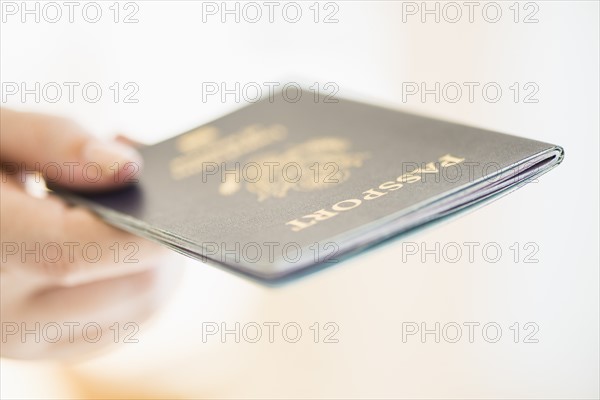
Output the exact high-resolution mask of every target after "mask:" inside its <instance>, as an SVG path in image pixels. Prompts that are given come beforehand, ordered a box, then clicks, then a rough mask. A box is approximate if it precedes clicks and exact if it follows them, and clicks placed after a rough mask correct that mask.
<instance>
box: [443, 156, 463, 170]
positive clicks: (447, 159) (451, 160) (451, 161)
mask: <svg viewBox="0 0 600 400" xmlns="http://www.w3.org/2000/svg"><path fill="white" fill-rule="evenodd" d="M439 161H440V165H441V166H442V167H444V168H445V167H450V166H452V165H456V164H460V163H461V162H463V161H465V159H464V158H458V157H452V156H451V155H450V154H446V155H445V156H442V157H440V158H439Z"/></svg>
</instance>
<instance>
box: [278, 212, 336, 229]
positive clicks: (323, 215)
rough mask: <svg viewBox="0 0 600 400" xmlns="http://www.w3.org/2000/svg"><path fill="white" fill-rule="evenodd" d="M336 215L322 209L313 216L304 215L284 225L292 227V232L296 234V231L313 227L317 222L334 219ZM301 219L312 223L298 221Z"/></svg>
mask: <svg viewBox="0 0 600 400" xmlns="http://www.w3.org/2000/svg"><path fill="white" fill-rule="evenodd" d="M336 215H338V213H334V212H331V211H327V210H325V209H322V210H319V211H316V212H315V213H313V214H310V215H305V216H304V217H301V218H298V219H295V220H293V221H290V222H287V223H286V225H290V226H291V227H292V231H294V232H298V231H301V230H302V229H305V228H308V227H309V226H313V225H314V224H316V223H317V222H318V221H324V220H326V219H329V218H331V217H335V216H336ZM303 218H312V221H310V222H303V221H300V219H303Z"/></svg>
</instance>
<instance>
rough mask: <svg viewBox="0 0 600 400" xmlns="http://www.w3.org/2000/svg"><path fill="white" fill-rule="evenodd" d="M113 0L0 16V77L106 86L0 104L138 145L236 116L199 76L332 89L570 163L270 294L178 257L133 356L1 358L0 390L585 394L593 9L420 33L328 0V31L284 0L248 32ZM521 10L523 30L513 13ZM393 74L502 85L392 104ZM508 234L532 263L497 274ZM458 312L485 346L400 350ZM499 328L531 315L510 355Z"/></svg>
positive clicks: (508, 336) (591, 322)
mask: <svg viewBox="0 0 600 400" xmlns="http://www.w3.org/2000/svg"><path fill="white" fill-rule="evenodd" d="M3 3H4V4H5V3H7V2H3ZM34 3H35V2H28V4H29V6H30V7H34V5H33V4H34ZM112 3H113V2H112V1H111V2H100V4H101V8H102V11H103V18H102V19H101V20H100V22H98V23H95V24H92V23H88V22H86V21H85V20H84V19H83V18H82V14H81V7H80V8H79V9H76V13H75V22H74V23H69V22H68V21H67V16H66V15H63V18H62V20H61V21H59V22H57V23H54V24H52V23H48V22H47V21H44V19H43V17H42V20H41V21H40V22H39V23H36V22H35V21H34V20H33V17H31V16H30V17H28V20H27V21H26V22H25V23H22V22H21V21H20V15H17V16H7V15H4V16H3V17H6V21H3V23H2V29H1V42H0V44H1V61H0V66H1V70H0V71H1V80H2V82H3V83H5V82H28V83H29V84H33V82H41V83H42V84H44V83H47V82H65V81H75V82H80V83H82V84H84V83H86V82H97V83H99V84H100V85H101V86H102V87H103V88H104V89H105V92H104V94H103V97H102V99H101V100H100V101H99V102H98V103H95V104H91V103H89V102H86V101H85V100H83V99H82V98H81V97H80V94H81V93H80V92H76V94H77V93H79V95H78V96H79V97H77V98H76V100H75V101H74V102H73V103H70V102H69V101H68V100H67V99H66V98H63V100H62V101H60V102H58V103H55V104H53V103H49V102H47V101H44V99H42V100H41V101H40V103H35V101H32V100H31V97H30V98H29V99H28V100H27V101H26V102H25V103H23V102H21V100H20V99H19V97H18V96H10V97H8V98H7V99H4V98H3V99H2V101H3V104H2V105H3V106H8V107H13V108H18V109H27V110H41V111H45V112H51V113H56V114H61V115H66V116H70V117H72V118H74V119H77V120H78V121H79V122H81V123H82V124H84V125H85V126H86V127H88V128H89V129H90V130H91V131H92V132H94V133H95V134H97V135H103V136H110V135H113V134H115V133H117V132H125V133H127V134H128V135H129V136H131V137H133V138H134V139H137V140H140V141H143V142H148V143H152V142H156V141H159V140H162V139H165V138H167V137H170V136H172V135H175V134H177V133H180V132H182V131H184V130H186V129H189V128H192V127H194V126H197V125H199V124H201V123H204V122H208V121H210V119H211V118H214V117H216V116H219V115H222V114H224V113H226V112H228V111H229V110H232V109H234V108H237V107H239V106H241V105H242V104H243V101H241V102H240V103H236V101H235V100H234V99H233V98H232V97H231V96H230V97H229V98H227V101H226V102H222V101H221V100H220V99H219V98H218V97H213V98H211V100H210V101H208V102H203V101H202V83H203V82H218V83H220V82H227V83H228V84H229V85H233V84H234V83H235V82H240V83H241V85H244V84H246V83H248V82H257V83H262V82H273V81H275V82H287V81H296V82H303V83H308V84H312V83H315V82H318V83H320V84H321V85H323V84H324V83H327V82H333V83H335V84H336V85H337V87H339V95H341V96H348V97H353V98H357V99H360V100H363V101H370V102H375V103H379V104H383V105H387V106H392V107H394V108H399V109H405V110H412V111H415V112H419V113H422V114H427V115H432V116H436V117H439V118H443V119H448V120H453V121H459V122H463V123H466V124H471V125H476V126H480V127H485V128H489V129H492V130H498V131H502V132H507V133H512V134H516V135H519V136H523V137H528V138H532V139H538V140H542V141H545V142H550V143H556V144H559V145H562V146H563V147H564V148H565V152H566V158H565V161H564V162H563V164H562V165H560V166H559V167H558V168H556V169H555V170H553V171H551V172H550V173H549V174H547V175H545V176H543V177H542V178H541V179H539V181H538V182H537V183H534V184H530V185H527V186H526V187H525V188H523V189H521V190H519V191H517V192H515V193H512V194H511V195H509V196H507V197H505V198H503V199H501V200H499V201H497V202H495V203H493V204H491V205H489V206H487V207H485V208H483V209H480V210H478V211H476V212H474V213H471V214H469V215H466V216H464V217H461V218H459V219H457V220H454V221H451V222H449V223H446V224H442V225H438V226H436V227H434V229H430V230H428V231H425V232H421V233H417V234H414V235H412V236H410V237H407V238H403V239H400V240H396V241H394V242H392V243H389V244H386V245H384V246H381V247H378V248H377V249H375V250H372V251H369V252H366V253H364V254H362V255H360V256H357V257H354V258H352V259H350V260H348V261H345V262H343V263H342V264H340V265H338V266H336V267H334V268H330V269H327V270H324V271H322V272H319V273H317V274H313V275H311V276H308V277H306V278H303V279H301V280H298V281H296V282H293V283H291V284H288V285H285V286H283V287H278V288H269V287H263V286H260V285H258V284H256V283H253V282H250V281H247V280H245V279H242V278H239V277H237V276H234V275H232V274H229V273H227V272H223V271H221V270H218V269H214V268H212V267H210V266H207V265H204V264H200V263H197V262H193V261H190V260H187V259H184V258H180V259H179V262H181V263H185V264H186V275H185V277H184V280H183V282H182V284H181V286H180V288H179V289H178V291H177V293H176V295H175V296H174V297H173V299H172V300H171V301H169V302H168V303H167V304H165V307H164V308H163V309H162V310H161V312H160V313H159V314H158V315H156V316H155V317H154V319H153V320H152V321H150V322H149V323H148V324H147V325H144V326H143V327H142V329H141V330H140V333H139V334H138V335H137V337H138V339H139V340H140V343H139V344H125V345H122V346H120V347H117V348H116V349H114V351H112V352H110V353H107V354H106V355H103V356H101V357H97V358H94V359H90V360H87V361H85V362H80V363H75V364H69V365H57V364H52V363H35V362H16V361H11V360H2V361H1V369H2V385H1V386H2V397H3V398H13V397H23V398H32V397H49V396H50V397H52V396H54V397H68V396H73V397H103V398H118V397H138V398H139V397H141V398H151V397H153V396H157V397H179V398H182V397H210V398H215V397H228V398H231V397H236V398H239V397H294V398H300V397H345V398H348V397H354V398H357V397H370V398H372V397H428V398H431V397H477V398H480V397H495V398H499V397H500V398H511V397H512V398H526V397H537V398H539V397H543V398H548V397H556V398H574V397H577V398H597V397H598V396H599V389H598V375H599V370H598V362H599V359H598V351H599V349H598V314H599V313H598V308H599V297H598V292H599V291H598V285H599V277H598V137H599V125H598V109H599V104H598V88H599V82H598V72H599V63H598V48H599V44H598V37H599V31H598V14H599V7H598V3H597V2H593V1H589V2H583V1H581V2H575V1H569V2H567V1H547V2H535V3H532V4H533V6H532V5H529V6H527V7H529V8H527V9H526V8H525V3H520V4H518V8H519V9H520V11H521V12H520V15H519V22H518V23H515V22H514V21H513V18H514V12H513V10H512V9H510V8H509V7H511V6H512V5H513V2H498V3H497V4H498V5H499V7H500V8H501V10H502V17H501V18H500V21H498V22H497V23H491V22H488V21H486V20H485V19H484V17H483V14H482V9H483V6H484V5H485V3H478V4H479V5H478V8H476V9H475V13H474V15H473V17H474V22H472V23H471V22H469V20H468V9H467V8H466V7H465V6H464V5H463V2H458V4H459V6H460V7H461V10H462V13H463V15H462V18H461V19H460V20H459V21H458V22H456V23H449V22H448V21H447V20H445V18H444V15H442V17H441V19H440V22H439V23H436V22H435V21H434V16H432V15H430V16H427V19H426V21H425V22H424V23H423V22H421V19H420V14H417V15H406V14H405V15H404V17H405V18H406V22H403V7H406V6H407V5H406V3H405V4H403V2H400V1H397V2H394V1H387V2H385V1H384V2H367V1H346V2H336V3H335V4H337V6H338V7H339V11H337V13H336V15H335V17H336V18H337V19H338V20H339V21H338V22H337V23H331V24H325V23H322V22H319V23H315V22H314V21H313V17H314V14H313V13H312V11H311V10H310V9H309V6H310V5H311V4H312V2H301V3H300V4H301V9H302V11H303V17H302V19H301V20H300V22H298V23H295V24H292V23H289V22H287V21H286V20H285V19H284V18H283V16H282V14H281V11H280V10H281V7H280V8H279V9H277V10H279V11H278V12H277V11H276V13H275V14H274V18H275V22H274V23H269V22H267V21H265V20H266V16H263V20H262V21H260V22H258V23H256V24H252V23H248V22H246V21H244V20H243V18H242V20H241V21H240V22H239V23H236V22H235V21H234V18H233V17H232V16H229V17H228V20H227V21H226V22H225V23H222V22H221V21H220V16H219V15H216V16H207V18H208V20H207V22H206V23H204V22H203V21H202V16H203V14H202V4H201V2H192V1H181V2H176V1H172V2H161V1H146V2H139V1H138V2H136V3H135V4H137V6H139V11H138V12H137V14H136V15H135V17H136V18H137V19H138V20H139V22H138V23H133V24H124V23H114V22H113V21H112V18H113V15H114V14H113V13H112V11H111V10H110V9H109V7H110V5H111V4H112ZM259 3H260V4H262V2H259ZM4 4H3V7H4V6H5V5H4ZM17 4H18V5H20V2H19V3H17ZM43 4H44V3H40V7H42V6H43ZM59 4H62V2H59ZM81 4H82V5H83V4H84V3H81ZM229 4H230V7H233V5H232V2H230V3H229ZM282 4H283V3H282ZM415 4H416V5H417V6H418V7H421V2H417V3H415ZM123 5H124V4H123V3H121V6H123ZM217 5H220V2H219V3H217ZM444 5H445V3H439V5H438V7H440V9H441V10H442V9H443V7H444ZM240 6H243V3H241V4H240ZM323 6H324V4H323V3H322V4H321V6H320V7H323ZM428 7H430V8H433V7H435V3H434V2H429V3H428ZM513 7H514V6H513ZM536 9H537V10H538V11H537V12H536V14H535V16H534V18H537V20H538V22H537V23H524V22H523V19H524V18H525V16H526V15H527V14H529V13H530V12H532V11H533V10H536ZM77 10H78V11H77ZM321 10H322V12H324V11H323V9H322V8H321ZM446 10H447V12H448V13H450V12H452V14H448V15H446V16H447V17H449V18H454V14H453V11H452V10H450V9H449V8H446ZM121 11H122V12H123V13H125V11H124V10H123V9H121ZM263 11H264V12H266V9H265V8H263ZM488 11H489V14H488V17H492V18H493V17H494V12H493V11H492V10H488ZM63 12H65V13H66V8H63ZM122 17H123V15H121V16H120V18H122ZM322 18H323V15H320V19H322ZM114 82H119V83H120V84H124V83H126V82H135V83H136V84H137V85H138V86H139V89H140V90H139V93H138V94H137V95H136V98H137V99H138V100H139V102H138V103H136V104H126V103H123V102H118V103H115V102H114V101H113V100H112V99H111V97H110V96H111V95H112V92H110V90H109V89H108V87H109V86H110V85H111V84H112V83H114ZM403 82H417V83H421V82H426V83H427V85H428V87H432V86H433V85H434V83H435V82H440V83H441V85H442V86H443V85H444V84H445V83H448V82H458V83H462V82H479V83H480V84H481V85H483V84H485V83H487V82H496V83H498V84H499V85H500V86H501V88H502V89H503V94H502V97H501V98H500V100H499V101H498V102H496V103H491V102H488V101H486V100H485V99H484V98H483V97H482V96H481V91H479V92H477V91H476V97H475V99H474V101H473V102H472V103H471V102H469V101H468V98H467V96H466V93H463V98H462V99H461V100H460V101H458V102H457V103H450V102H448V101H446V100H445V99H443V98H442V99H441V100H440V102H439V103H437V102H436V101H435V100H434V98H433V96H428V97H426V99H425V101H421V99H420V98H419V97H418V96H412V97H410V98H409V100H407V101H403V97H402V93H403ZM514 82H518V83H519V85H521V88H522V87H523V85H524V84H525V83H527V82H533V83H535V84H536V85H537V87H539V91H538V92H537V94H536V95H535V96H534V98H536V99H537V100H538V102H537V103H524V102H523V101H522V99H520V101H518V102H516V103H515V101H514V99H513V97H512V96H513V92H512V91H511V90H510V89H509V86H511V85H512V84H513V83H514ZM524 93H525V92H522V94H524ZM5 100H6V101H5ZM365 134H368V132H365ZM407 241H413V242H416V243H418V244H419V245H421V244H422V243H425V244H426V245H427V246H428V247H429V248H431V247H433V246H435V243H440V245H441V246H444V245H445V244H447V243H450V242H457V243H459V244H460V243H464V242H479V243H481V244H485V243H488V242H495V243H498V244H499V245H500V247H501V248H502V250H503V252H504V255H503V257H502V258H501V260H500V261H499V262H497V263H492V262H486V261H485V260H484V259H483V258H482V257H481V253H476V254H478V256H477V257H476V261H475V262H469V260H468V258H467V257H466V256H464V257H462V258H461V260H460V261H459V262H457V263H450V262H447V261H444V260H441V261H440V262H435V260H433V258H432V257H429V258H428V259H426V260H425V262H423V261H422V260H421V259H420V258H419V257H418V256H413V257H410V258H408V259H407V260H406V262H402V249H403V247H402V246H403V244H402V243H403V242H407ZM515 242H517V243H518V244H519V245H520V246H521V248H522V246H524V245H525V244H526V243H528V242H533V243H535V244H536V245H537V247H538V248H539V251H538V252H537V254H536V255H535V259H537V260H539V262H538V263H524V262H523V257H524V253H522V254H521V255H520V257H519V261H520V262H517V263H515V262H514V260H513V253H512V252H511V250H510V249H509V247H510V246H511V245H512V244H514V243H515ZM203 321H215V322H218V323H220V322H226V323H228V324H229V326H232V325H233V324H234V323H235V322H240V323H241V324H242V325H243V324H245V323H248V322H257V323H259V324H262V323H263V322H266V321H277V322H280V323H281V324H282V325H283V324H285V323H286V322H290V321H293V322H297V323H299V324H300V325H301V326H302V328H303V330H304V334H303V338H302V340H301V341H300V342H298V343H296V344H290V343H287V342H285V341H284V340H283V339H282V338H281V336H279V337H278V339H277V340H276V341H275V343H273V344H271V343H268V342H265V341H264V340H263V341H261V342H260V343H257V344H249V343H243V342H242V343H235V342H233V341H232V340H230V341H227V343H221V342H220V341H219V340H209V341H208V343H202V341H201V327H202V322H203ZM327 321H332V322H335V323H336V324H337V325H338V326H339V329H340V330H339V332H338V333H337V335H336V337H337V338H338V339H339V343H333V344H325V343H318V344H315V343H313V342H312V336H311V335H312V332H311V331H309V329H308V327H309V326H310V325H312V324H313V323H314V322H320V323H321V324H323V323H325V322H327ZM469 321H474V322H479V323H480V324H481V325H483V324H485V323H488V322H496V323H498V324H499V325H500V326H501V327H502V329H503V336H502V338H501V340H500V341H499V342H497V343H488V342H487V341H485V340H484V338H483V337H482V335H481V332H480V331H476V336H475V341H474V343H469V341H468V340H467V338H466V337H464V336H463V338H462V339H461V340H460V341H459V342H458V343H454V344H453V343H447V342H445V341H444V340H443V339H442V340H441V343H435V341H434V340H433V338H432V337H429V338H428V340H427V341H426V343H422V342H421V340H420V339H419V337H418V336H414V337H411V338H409V339H408V341H407V342H406V343H403V341H402V324H403V322H417V323H420V322H426V323H427V324H428V327H433V324H435V322H440V323H441V325H442V326H443V325H444V324H446V323H448V322H456V323H458V324H463V323H464V322H469ZM515 322H519V323H520V324H521V329H522V327H523V324H525V323H527V322H534V323H535V324H537V326H539V332H537V333H536V335H535V338H537V339H538V340H539V342H538V343H523V337H521V338H520V340H519V343H514V341H513V336H512V335H513V332H512V331H511V330H510V329H509V327H510V326H511V325H513V324H514V323H515ZM523 332H524V331H522V332H521V333H523ZM464 334H465V335H466V331H465V332H464ZM32 382H35V385H33V384H31V383H32Z"/></svg>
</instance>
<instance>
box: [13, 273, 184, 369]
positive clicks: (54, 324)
mask: <svg viewBox="0 0 600 400" xmlns="http://www.w3.org/2000/svg"><path fill="white" fill-rule="evenodd" d="M173 272H175V271H174V270H173V269H172V268H169V266H165V267H163V268H153V269H151V270H148V271H145V272H143V273H138V274H134V275H129V276H126V277H121V278H116V279H109V280H103V281H98V282H93V283H89V284H85V285H80V286H76V287H69V288H55V289H52V290H46V291H42V292H39V293H37V294H35V295H33V296H30V297H29V298H27V299H25V301H19V302H12V301H10V299H5V297H6V295H5V294H4V293H3V302H2V326H3V329H4V330H3V345H2V356H3V357H11V358H20V359H23V358H24V359H37V358H70V357H73V356H81V355H82V354H85V353H89V352H90V351H97V350H99V349H101V348H103V347H105V346H107V345H110V344H114V343H124V344H127V343H135V342H136V341H137V340H138V339H139V338H140V337H141V336H142V332H141V331H140V329H142V327H140V325H141V324H142V323H143V322H144V321H145V320H146V319H147V318H148V317H149V316H150V315H151V314H152V313H153V311H155V310H156V309H157V308H159V307H160V306H161V305H162V304H164V300H165V298H166V297H167V296H168V295H169V294H170V293H171V292H172V291H173V289H174V287H175V286H176V284H177V283H178V282H179V278H180V274H179V273H175V274H174V273H173ZM178 272H181V271H180V270H179V271H178Z"/></svg>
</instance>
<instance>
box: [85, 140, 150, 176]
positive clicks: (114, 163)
mask: <svg viewBox="0 0 600 400" xmlns="http://www.w3.org/2000/svg"><path fill="white" fill-rule="evenodd" d="M83 156H84V158H85V159H86V161H87V162H90V163H92V162H94V163H98V164H99V165H100V167H101V168H102V171H104V172H105V173H107V174H112V175H114V174H115V173H116V172H118V171H120V170H122V169H123V168H124V167H125V166H126V165H128V163H133V164H136V165H137V166H138V167H139V168H141V166H142V156H141V155H140V153H138V152H137V150H136V149H134V148H133V147H131V146H127V145H126V144H123V143H119V142H103V141H91V142H89V143H88V144H87V145H86V146H85V148H84V150H83ZM139 168H138V170H139Z"/></svg>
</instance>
